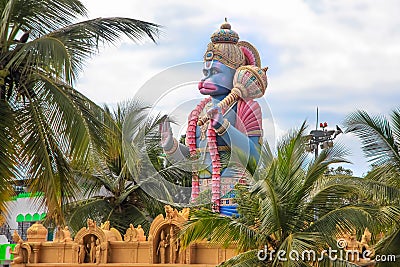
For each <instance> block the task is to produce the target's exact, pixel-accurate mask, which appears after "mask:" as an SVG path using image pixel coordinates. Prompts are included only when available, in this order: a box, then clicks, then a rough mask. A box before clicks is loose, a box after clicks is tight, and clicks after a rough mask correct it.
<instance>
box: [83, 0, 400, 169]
mask: <svg viewBox="0 0 400 267" xmlns="http://www.w3.org/2000/svg"><path fill="white" fill-rule="evenodd" d="M82 2H83V3H84V4H85V5H86V7H87V8H88V10H89V17H90V18H96V17H111V16H123V17H131V18H135V19H140V20H145V21H150V22H154V23H157V24H160V25H162V26H163V29H162V34H161V35H160V37H159V39H158V41H157V44H153V43H151V42H149V41H147V42H143V43H140V44H139V45H138V44H134V43H132V42H130V41H128V40H122V41H121V42H120V43H119V44H118V45H117V46H115V47H114V46H112V47H105V48H104V49H101V51H100V55H98V56H96V57H94V58H93V59H91V60H90V61H88V62H87V68H86V69H85V72H84V73H82V75H81V77H80V78H79V80H78V82H77V83H76V87H77V89H79V90H80V91H81V92H83V93H84V94H86V95H87V96H88V97H90V98H91V99H93V100H94V101H95V102H97V103H99V104H102V103H107V104H110V105H115V103H117V102H120V101H123V100H126V99H129V98H132V97H134V96H135V95H137V92H138V91H140V90H141V89H140V88H143V85H144V84H146V82H148V81H149V80H152V79H154V77H157V76H158V75H160V73H163V72H165V70H166V69H167V70H168V68H170V67H171V66H176V65H178V64H182V63H187V62H196V61H201V60H202V57H203V53H204V51H205V48H206V46H207V43H208V42H209V37H210V35H211V34H212V33H213V32H214V31H215V30H216V29H217V28H218V27H219V25H220V24H221V22H222V21H223V19H224V18H225V17H227V18H228V21H229V22H230V23H231V25H232V29H233V30H235V31H237V32H238V34H239V36H240V39H241V40H246V41H249V42H251V43H252V44H253V45H255V46H256V47H257V49H258V51H259V53H260V55H261V61H262V65H263V66H268V67H269V70H268V78H269V85H268V88H267V92H266V94H265V97H264V99H263V100H262V102H263V107H264V108H265V116H264V123H265V126H264V127H265V131H266V132H267V135H268V137H269V138H271V139H274V138H275V139H276V138H278V139H279V136H282V134H284V133H285V132H287V131H288V130H289V129H291V128H294V127H298V126H299V125H300V124H301V123H302V122H303V121H304V120H307V121H308V123H309V124H310V128H313V127H315V126H314V125H315V119H316V118H315V110H316V107H317V106H318V107H319V111H320V114H319V117H320V121H323V122H324V121H326V122H328V124H329V125H330V127H332V128H333V127H334V126H335V125H336V124H338V125H342V123H343V121H344V119H345V117H346V115H348V114H349V113H350V112H352V111H354V110H356V109H363V110H367V111H368V112H371V113H377V114H378V113H379V114H388V113H389V112H390V110H391V109H393V108H396V107H398V106H400V105H399V100H400V91H399V84H400V75H399V73H400V16H398V11H399V10H400V2H399V1H396V0H385V1H375V0H353V1H348V0H335V1H328V0H318V1H317V0H305V1H304V0H303V1H301V0H290V1H289V0H288V1H250V0H247V1H177V0H172V1H166V0H164V1H162V0H160V1H154V0H153V1H136V0H114V1H111V2H110V1H97V0H83V1H82ZM190 66H191V67H195V66H197V65H193V66H192V65H190ZM198 66H200V65H198ZM193 69H194V70H192V71H196V70H195V68H193ZM174 70H176V68H175V69H174ZM194 73H195V74H193V73H192V74H191V75H192V76H190V77H191V78H190V79H192V80H197V78H196V75H197V74H196V72H194ZM178 77H179V75H178ZM200 78H201V69H199V70H198V79H200ZM189 85H190V84H189ZM189 85H187V86H182V87H180V88H179V90H177V91H175V94H172V93H171V95H173V97H171V96H170V97H169V98H168V97H166V96H164V95H163V96H161V95H160V99H159V100H157V106H158V108H159V109H158V110H161V111H165V112H171V108H172V109H174V112H175V113H177V112H178V111H180V112H181V113H182V114H183V115H182V118H183V117H186V116H187V114H186V106H188V105H189V104H192V105H193V104H194V103H195V102H196V101H197V99H198V98H201V95H200V94H199V93H198V92H197V89H196V86H195V85H193V84H191V85H192V87H190V86H189ZM189 87H190V88H189ZM147 93H148V94H152V92H150V91H148V92H147ZM157 94H158V92H157V91H154V95H155V96H157V97H158V95H157ZM185 99H186V100H189V99H191V100H193V99H195V100H196V101H192V102H193V103H192V102H187V101H186V102H185ZM183 102H185V104H182V103H183ZM178 106H179V107H181V106H182V108H177V107H178ZM168 107H169V108H170V109H169V110H167V109H168ZM164 109H165V110H164ZM177 116H178V115H177ZM337 141H339V142H341V143H344V144H345V145H346V146H347V147H348V148H349V149H350V150H351V152H352V155H351V156H350V157H349V158H350V160H351V161H352V162H353V163H354V164H353V165H348V166H346V167H349V168H351V169H352V170H353V171H354V172H355V174H356V175H362V174H363V173H365V172H366V171H367V170H368V167H367V166H368V164H367V162H366V160H365V159H364V158H363V156H362V152H361V151H360V148H359V147H360V143H359V142H358V140H357V139H356V138H355V137H353V136H350V135H342V136H341V137H340V138H338V139H337Z"/></svg>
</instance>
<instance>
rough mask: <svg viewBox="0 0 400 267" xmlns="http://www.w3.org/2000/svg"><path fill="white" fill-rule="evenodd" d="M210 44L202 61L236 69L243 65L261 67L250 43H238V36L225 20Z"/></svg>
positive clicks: (213, 35)
mask: <svg viewBox="0 0 400 267" xmlns="http://www.w3.org/2000/svg"><path fill="white" fill-rule="evenodd" d="M210 39H211V42H210V43H209V44H208V46H207V51H206V52H205V53H204V61H211V60H218V61H220V62H221V63H222V64H224V65H226V66H228V67H230V68H232V69H237V68H239V67H240V66H244V65H256V66H259V67H260V65H261V62H260V57H259V55H258V51H257V49H255V47H254V46H252V45H251V44H250V43H248V42H245V41H239V35H238V34H237V32H235V31H234V30H232V28H231V25H230V24H229V23H228V21H227V19H226V18H225V22H224V23H222V25H221V26H220V28H219V29H218V30H217V31H216V32H214V33H213V34H212V35H211V38H210Z"/></svg>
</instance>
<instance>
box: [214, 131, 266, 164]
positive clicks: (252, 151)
mask: <svg viewBox="0 0 400 267" xmlns="http://www.w3.org/2000/svg"><path fill="white" fill-rule="evenodd" d="M220 137H222V139H223V140H224V141H225V142H226V143H227V144H228V145H229V146H231V147H236V148H239V149H240V150H241V151H243V152H244V153H245V154H248V155H250V156H251V157H253V158H254V159H255V160H256V161H258V159H259V157H260V149H261V145H260V144H259V142H258V140H259V138H260V136H247V135H246V134H244V133H242V132H241V131H239V130H238V129H236V128H235V127H233V126H232V125H231V126H229V127H228V128H227V130H226V132H225V133H223V134H222V135H220Z"/></svg>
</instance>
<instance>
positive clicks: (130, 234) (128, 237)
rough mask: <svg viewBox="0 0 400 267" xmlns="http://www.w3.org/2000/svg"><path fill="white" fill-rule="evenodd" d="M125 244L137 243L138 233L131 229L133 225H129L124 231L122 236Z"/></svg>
mask: <svg viewBox="0 0 400 267" xmlns="http://www.w3.org/2000/svg"><path fill="white" fill-rule="evenodd" d="M124 241H125V242H134V241H138V231H137V230H136V229H135V227H133V224H130V225H129V228H128V229H126V233H125V235H124Z"/></svg>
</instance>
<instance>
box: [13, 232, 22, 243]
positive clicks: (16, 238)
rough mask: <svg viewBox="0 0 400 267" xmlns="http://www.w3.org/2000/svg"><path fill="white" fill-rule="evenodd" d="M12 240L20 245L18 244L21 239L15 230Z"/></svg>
mask: <svg viewBox="0 0 400 267" xmlns="http://www.w3.org/2000/svg"><path fill="white" fill-rule="evenodd" d="M12 240H13V241H14V242H15V243H18V242H19V241H20V240H21V237H20V236H19V234H18V233H17V231H16V230H14V233H13V235H12Z"/></svg>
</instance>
